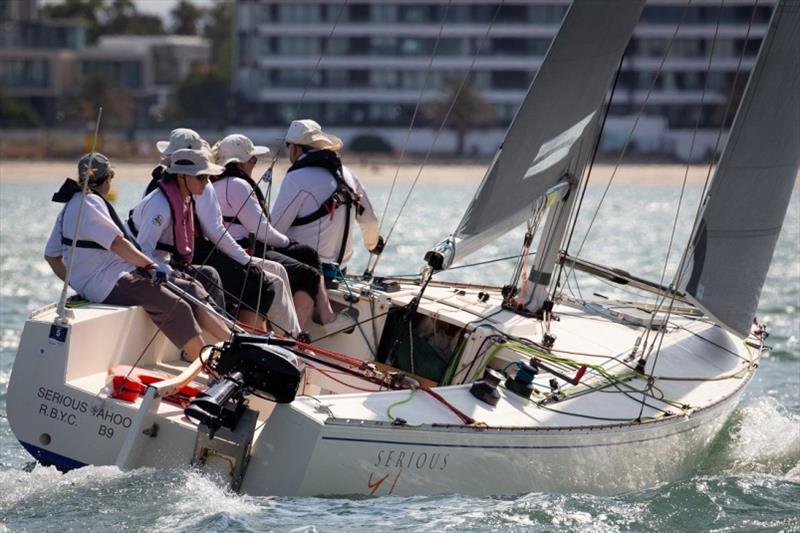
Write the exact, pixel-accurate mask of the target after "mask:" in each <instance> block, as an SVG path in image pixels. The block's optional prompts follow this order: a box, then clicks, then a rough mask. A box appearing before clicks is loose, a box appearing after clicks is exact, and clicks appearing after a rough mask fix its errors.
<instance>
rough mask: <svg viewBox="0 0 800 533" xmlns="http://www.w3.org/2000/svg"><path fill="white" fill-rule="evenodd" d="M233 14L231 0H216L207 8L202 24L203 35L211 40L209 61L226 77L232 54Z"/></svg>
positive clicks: (228, 72) (229, 68) (228, 75)
mask: <svg viewBox="0 0 800 533" xmlns="http://www.w3.org/2000/svg"><path fill="white" fill-rule="evenodd" d="M233 14H234V3H233V2H229V1H228V0H217V2H216V3H215V4H214V5H213V6H212V7H211V9H209V10H208V12H207V14H206V18H205V23H204V25H203V36H204V37H205V38H206V39H208V40H209V41H211V63H212V64H213V65H214V68H215V69H216V70H217V72H219V73H220V74H222V75H224V76H226V77H227V78H228V79H230V76H231V55H232V54H233Z"/></svg>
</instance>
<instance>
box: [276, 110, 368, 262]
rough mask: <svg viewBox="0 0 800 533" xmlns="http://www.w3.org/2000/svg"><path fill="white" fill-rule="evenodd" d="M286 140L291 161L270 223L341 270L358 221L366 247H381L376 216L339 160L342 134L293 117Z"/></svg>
mask: <svg viewBox="0 0 800 533" xmlns="http://www.w3.org/2000/svg"><path fill="white" fill-rule="evenodd" d="M286 146H287V148H288V149H289V160H290V161H291V163H292V166H291V167H290V168H289V172H288V173H287V174H286V177H285V178H284V180H283V182H282V183H281V188H280V191H279V192H278V196H277V198H276V199H275V205H274V206H273V208H272V220H273V224H274V226H275V229H277V230H278V231H280V232H281V233H283V234H285V235H286V236H287V237H289V238H290V239H293V240H295V241H297V242H299V243H301V244H307V245H309V246H311V247H313V248H314V249H316V250H317V252H318V253H319V256H320V259H321V260H322V261H323V262H326V263H338V265H339V266H340V268H342V269H343V270H344V268H345V265H346V264H347V262H348V260H349V259H350V257H351V256H352V255H353V250H352V246H351V243H350V235H351V229H352V227H353V225H354V222H358V224H359V226H361V234H362V237H363V240H364V245H365V246H366V248H367V250H369V251H370V253H374V254H379V253H381V251H383V238H382V237H381V236H380V235H378V219H377V217H376V216H375V212H374V211H373V209H372V204H371V203H370V201H369V198H368V197H367V191H366V190H365V189H364V186H363V185H361V182H360V181H359V180H358V178H357V177H356V176H355V174H353V173H352V172H351V171H350V169H349V168H347V167H345V166H343V165H342V161H341V159H340V158H339V154H338V153H337V151H338V150H340V149H341V147H342V141H341V139H339V138H338V137H336V136H335V135H331V134H330V133H325V132H323V131H322V128H321V126H320V125H319V124H318V123H316V122H314V121H313V120H309V119H305V120H295V121H294V122H292V123H291V125H290V126H289V131H288V132H287V134H286Z"/></svg>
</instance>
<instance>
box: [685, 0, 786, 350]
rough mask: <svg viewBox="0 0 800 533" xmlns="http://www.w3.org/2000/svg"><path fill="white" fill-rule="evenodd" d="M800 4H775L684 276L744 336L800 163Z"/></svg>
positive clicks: (699, 299) (713, 312) (691, 291)
mask: <svg viewBox="0 0 800 533" xmlns="http://www.w3.org/2000/svg"><path fill="white" fill-rule="evenodd" d="M798 36H800V3H798V2H796V1H788V0H786V1H782V2H780V3H779V4H778V5H777V6H776V7H775V11H774V13H773V16H772V21H771V22H770V28H769V31H768V32H767V35H766V37H765V38H764V42H763V44H762V46H761V50H760V52H759V54H758V60H757V61H756V65H755V67H754V68H753V71H752V73H751V74H750V80H749V81H748V83H747V89H746V90H745V93H744V96H743V97H742V102H741V104H740V106H739V110H738V112H737V114H736V118H735V120H734V122H733V126H732V128H731V132H730V136H729V139H728V143H727V144H726V146H725V150H724V151H723V154H722V158H721V159H720V163H719V166H718V168H717V171H716V173H715V175H714V180H713V182H712V184H711V187H710V189H709V191H708V196H707V200H706V205H705V210H704V212H703V214H702V217H701V219H700V221H699V223H698V225H697V228H696V230H695V233H694V235H693V237H692V239H691V243H692V244H691V248H690V251H689V257H690V259H691V261H690V262H689V267H688V269H686V271H685V274H684V276H683V277H682V284H683V286H684V290H685V291H686V293H687V294H688V295H689V296H690V298H691V299H692V300H693V301H694V302H695V303H696V304H697V305H699V306H700V307H701V308H702V309H703V310H704V311H705V312H706V313H708V314H709V315H710V316H711V317H713V318H714V320H715V321H716V322H717V323H719V324H720V325H722V326H724V327H726V328H728V329H730V330H731V331H733V332H734V333H736V334H738V335H740V336H742V337H745V336H747V335H748V334H749V332H750V327H751V325H752V322H753V318H754V317H755V313H756V308H757V306H758V299H759V296H760V295H761V288H762V286H763V285H764V280H765V279H766V277H767V270H768V269H769V265H770V261H771V260H772V253H773V251H774V250H775V243H776V242H777V240H778V235H779V233H780V230H781V226H782V225H783V219H784V216H785V215H786V210H787V208H788V205H789V199H790V197H791V194H792V187H793V186H794V182H795V179H796V176H797V169H798V164H800V37H798Z"/></svg>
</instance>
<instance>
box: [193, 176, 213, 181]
mask: <svg viewBox="0 0 800 533" xmlns="http://www.w3.org/2000/svg"><path fill="white" fill-rule="evenodd" d="M195 178H197V181H208V180H209V179H210V178H211V176H209V175H208V174H200V175H199V176H195Z"/></svg>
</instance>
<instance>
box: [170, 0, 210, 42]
mask: <svg viewBox="0 0 800 533" xmlns="http://www.w3.org/2000/svg"><path fill="white" fill-rule="evenodd" d="M169 14H170V16H171V17H172V33H176V34H178V35H197V27H198V25H199V23H200V20H201V19H202V18H203V15H204V14H205V11H204V10H203V9H202V8H199V7H197V6H196V5H194V4H193V3H192V2H191V0H181V1H180V2H178V3H177V4H176V5H175V7H173V8H172V11H170V13H169Z"/></svg>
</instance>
